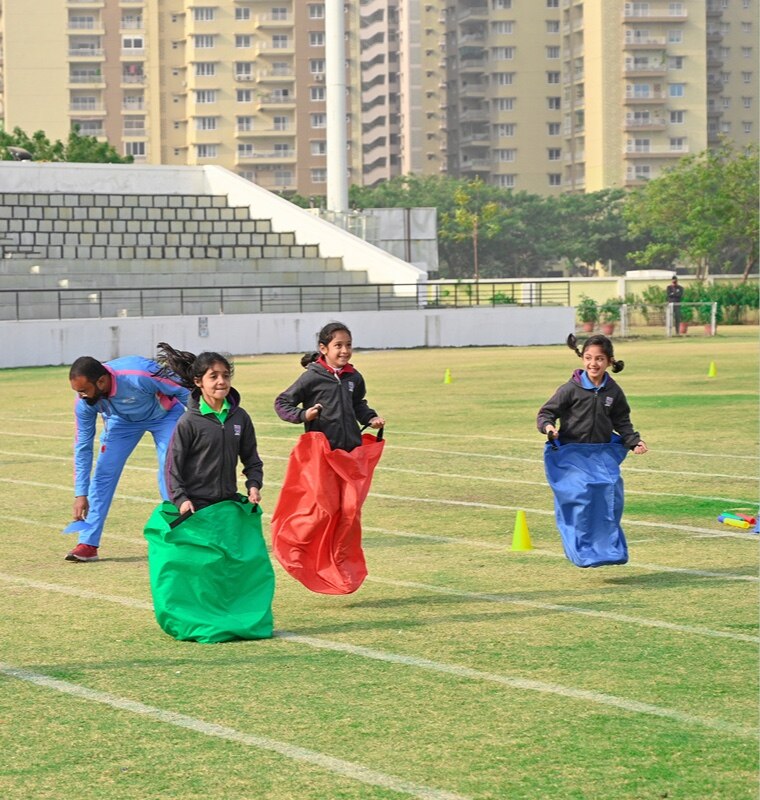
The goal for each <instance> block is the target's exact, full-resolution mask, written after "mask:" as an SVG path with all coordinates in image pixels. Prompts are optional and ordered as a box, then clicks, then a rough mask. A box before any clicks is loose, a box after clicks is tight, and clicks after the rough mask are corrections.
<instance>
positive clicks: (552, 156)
mask: <svg viewBox="0 0 760 800" xmlns="http://www.w3.org/2000/svg"><path fill="white" fill-rule="evenodd" d="M546 152H547V155H548V157H549V161H559V160H560V158H562V148H560V147H550V148H549V149H548V150H547V151H546Z"/></svg>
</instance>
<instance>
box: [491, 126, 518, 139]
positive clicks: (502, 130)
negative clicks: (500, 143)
mask: <svg viewBox="0 0 760 800" xmlns="http://www.w3.org/2000/svg"><path fill="white" fill-rule="evenodd" d="M516 128H517V125H515V123H514V122H502V123H500V124H499V125H494V128H493V131H494V135H495V136H496V137H497V138H499V139H510V138H511V137H512V136H514V135H515V129H516Z"/></svg>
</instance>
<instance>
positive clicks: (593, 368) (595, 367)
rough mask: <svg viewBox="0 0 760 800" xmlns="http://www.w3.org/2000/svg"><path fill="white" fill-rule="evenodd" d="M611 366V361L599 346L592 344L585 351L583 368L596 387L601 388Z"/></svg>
mask: <svg viewBox="0 0 760 800" xmlns="http://www.w3.org/2000/svg"><path fill="white" fill-rule="evenodd" d="M609 366H610V360H609V358H608V357H607V355H606V354H605V352H604V350H602V348H601V347H599V345H596V344H592V345H591V346H590V347H587V348H586V349H585V350H584V351H583V368H584V369H585V370H586V374H587V375H588V376H589V379H590V380H591V382H592V383H593V384H594V386H599V384H600V383H601V382H602V380H603V379H604V373H605V372H606V371H607V368H608V367H609Z"/></svg>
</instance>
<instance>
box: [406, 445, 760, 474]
mask: <svg viewBox="0 0 760 800" xmlns="http://www.w3.org/2000/svg"><path fill="white" fill-rule="evenodd" d="M392 449H393V450H412V451H414V452H418V453H435V454H437V455H441V456H457V457H465V458H488V459H491V460H495V461H523V462H528V463H531V464H542V463H543V462H542V460H541V458H540V457H537V456H534V457H533V458H526V457H523V456H504V455H499V454H498V453H470V452H464V451H461V450H439V449H436V448H434V447H405V446H404V445H398V444H394V445H393V446H392ZM624 469H625V471H626V472H643V473H647V474H651V475H659V476H661V475H662V470H661V469H645V468H642V467H629V466H628V465H626V466H625V467H624ZM668 475H686V476H690V477H697V478H708V477H709V478H730V479H731V480H734V481H757V476H756V475H726V474H724V473H720V472H682V471H678V470H673V469H669V470H668Z"/></svg>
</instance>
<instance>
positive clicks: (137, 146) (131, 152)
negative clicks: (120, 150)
mask: <svg viewBox="0 0 760 800" xmlns="http://www.w3.org/2000/svg"><path fill="white" fill-rule="evenodd" d="M145 151H146V144H145V142H124V155H125V156H133V157H134V158H144V157H145Z"/></svg>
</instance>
